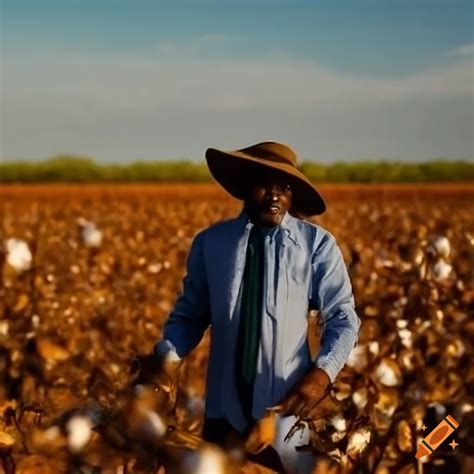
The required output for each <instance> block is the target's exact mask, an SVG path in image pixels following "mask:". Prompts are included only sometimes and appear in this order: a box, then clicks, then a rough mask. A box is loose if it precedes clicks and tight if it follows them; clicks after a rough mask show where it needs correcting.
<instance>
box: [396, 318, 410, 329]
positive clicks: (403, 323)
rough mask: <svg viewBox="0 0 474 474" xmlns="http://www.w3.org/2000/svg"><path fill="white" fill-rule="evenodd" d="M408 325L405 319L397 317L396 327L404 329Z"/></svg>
mask: <svg viewBox="0 0 474 474" xmlns="http://www.w3.org/2000/svg"><path fill="white" fill-rule="evenodd" d="M407 326H408V321H407V320H406V319H399V320H398V321H397V328H398V329H405V328H406V327H407Z"/></svg>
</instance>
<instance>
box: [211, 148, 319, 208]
mask: <svg viewBox="0 0 474 474" xmlns="http://www.w3.org/2000/svg"><path fill="white" fill-rule="evenodd" d="M206 161H207V165H208V167H209V170H210V172H211V174H212V176H213V177H214V179H215V180H216V181H217V182H218V183H219V184H220V185H221V186H222V187H223V188H224V189H225V190H226V191H227V192H228V193H230V194H231V195H232V196H234V197H235V198H237V199H240V200H244V199H245V192H246V189H247V188H248V184H249V183H250V182H251V179H250V178H251V177H252V176H254V175H255V173H256V172H258V170H259V169H262V168H267V169H268V168H270V169H273V170H277V171H280V172H282V173H284V174H286V175H287V176H288V177H289V178H290V180H291V182H292V185H293V186H292V187H293V205H292V208H293V210H295V211H296V212H297V213H298V214H300V215H303V216H306V217H309V216H313V215H319V214H322V213H323V212H324V211H325V210H326V203H325V202H324V199H323V197H322V196H321V195H320V194H319V192H318V191H317V189H316V188H315V187H314V186H313V184H312V183H311V181H309V179H308V178H307V177H306V176H305V175H304V174H303V173H302V172H301V171H300V170H298V168H295V167H294V166H292V165H291V164H286V163H279V162H273V161H269V160H265V159H262V158H255V157H253V156H250V155H246V154H245V153H243V152H241V151H229V152H227V151H222V150H218V149H216V148H208V149H207V150H206Z"/></svg>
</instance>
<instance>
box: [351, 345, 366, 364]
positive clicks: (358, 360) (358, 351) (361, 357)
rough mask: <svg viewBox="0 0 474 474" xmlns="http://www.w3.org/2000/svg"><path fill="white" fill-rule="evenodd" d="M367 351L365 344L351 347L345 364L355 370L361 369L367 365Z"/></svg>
mask: <svg viewBox="0 0 474 474" xmlns="http://www.w3.org/2000/svg"><path fill="white" fill-rule="evenodd" d="M367 364H368V360H367V351H366V346H363V345H358V346H355V347H354V349H352V351H351V353H350V354H349V358H348V360H347V365H348V366H349V367H352V368H353V369H356V370H363V369H365V368H366V367H367Z"/></svg>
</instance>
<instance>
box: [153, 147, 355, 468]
mask: <svg viewBox="0 0 474 474" xmlns="http://www.w3.org/2000/svg"><path fill="white" fill-rule="evenodd" d="M206 159H207V163H208V166H209V169H210V171H211V173H212V175H213V176H214V178H215V179H216V181H217V182H218V183H220V184H221V185H222V186H223V187H224V189H226V190H227V191H228V192H229V193H230V194H231V195H232V196H234V197H236V198H237V199H240V200H243V202H244V206H243V210H242V212H241V213H240V215H239V216H238V217H237V218H235V219H230V220H227V221H224V222H218V223H216V224H214V225H212V226H210V227H208V228H207V229H204V230H203V231H201V232H200V233H198V234H197V235H196V236H195V238H194V241H193V243H192V246H191V250H190V253H189V257H188V262H187V275H186V277H185V278H184V280H183V292H182V294H181V295H180V296H179V297H178V299H177V301H176V304H175V307H174V309H173V311H172V312H171V314H170V316H169V319H168V320H167V322H166V324H165V327H164V333H163V340H162V341H159V342H158V343H157V344H156V346H155V349H154V353H155V354H156V356H157V357H160V358H163V356H164V355H169V354H170V353H171V354H172V355H173V357H174V358H175V359H176V358H180V359H181V358H183V357H185V356H186V355H187V354H188V353H189V352H190V351H191V350H192V349H193V348H194V347H196V345H197V344H198V343H199V342H200V340H201V338H202V336H203V333H204V331H205V330H206V329H207V328H208V327H209V326H211V348H210V356H209V366H208V375H207V395H206V419H205V423H204V429H203V437H204V438H205V439H206V440H208V441H211V442H216V443H219V444H223V443H224V442H225V441H224V440H225V439H227V438H228V437H229V436H230V435H236V434H237V435H240V436H242V437H243V438H244V439H246V440H247V442H246V447H247V449H248V451H250V452H251V453H254V454H256V455H257V457H256V460H258V461H260V462H262V463H263V464H266V465H270V464H272V461H271V458H272V453H271V451H269V445H270V444H271V442H272V438H273V434H274V427H273V412H272V410H268V409H269V408H271V407H273V406H275V405H281V411H282V412H283V413H284V414H287V415H289V414H293V415H296V416H300V417H303V418H304V417H308V416H310V414H311V411H312V409H313V407H314V406H315V404H316V403H317V401H318V400H319V399H320V398H321V397H322V396H323V394H324V393H325V391H326V389H327V387H328V385H329V384H330V383H331V382H332V381H334V379H335V378H336V376H337V374H338V372H339V371H340V370H341V368H342V367H343V365H344V364H345V362H346V360H347V358H348V356H349V353H350V351H351V349H352V348H353V347H354V344H355V342H356V339H357V332H358V329H359V319H358V317H357V315H356V312H355V310H354V300H353V296H352V289H351V284H350V281H349V277H348V274H347V271H346V268H345V265H344V262H343V258H342V254H341V252H340V250H339V248H338V246H337V244H336V241H335V239H334V237H333V236H332V235H331V234H330V233H329V232H327V231H326V230H324V229H322V228H321V227H319V226H317V225H314V224H311V223H309V222H306V221H304V220H302V219H300V218H298V217H294V216H296V215H298V216H300V217H301V216H311V215H317V214H321V213H323V212H324V211H325V203H324V201H323V199H322V197H321V196H320V195H319V193H318V191H317V190H316V189H315V187H314V186H313V185H312V184H311V182H310V181H309V180H308V179H307V178H306V177H305V176H304V174H303V173H301V172H300V171H299V170H298V169H297V167H296V154H295V153H294V151H293V150H292V149H291V148H289V147H288V146H286V145H283V144H280V143H276V142H264V143H259V144H257V145H254V146H250V147H247V148H244V149H241V150H237V151H230V152H225V151H221V150H217V149H213V148H210V149H208V150H207V152H206ZM292 214H293V215H292ZM310 309H316V310H318V311H319V313H320V317H321V321H322V326H323V333H322V340H321V348H320V352H319V354H318V356H317V358H316V360H314V361H313V360H311V356H310V352H309V347H308V342H307V315H308V311H309V310H310ZM257 453H260V454H257Z"/></svg>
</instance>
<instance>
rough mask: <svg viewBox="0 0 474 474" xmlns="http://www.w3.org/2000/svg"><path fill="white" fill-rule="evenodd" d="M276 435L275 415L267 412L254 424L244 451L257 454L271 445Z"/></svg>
mask: <svg viewBox="0 0 474 474" xmlns="http://www.w3.org/2000/svg"><path fill="white" fill-rule="evenodd" d="M275 435H276V413H275V412H273V411H267V413H266V414H265V416H264V417H263V418H260V420H258V421H257V422H256V423H255V426H254V427H253V428H252V430H251V431H250V434H249V436H248V438H247V440H246V441H245V449H246V450H247V451H248V452H249V453H252V454H257V453H259V452H260V451H262V450H264V449H265V448H266V447H267V446H270V445H271V444H272V443H273V440H274V439H275Z"/></svg>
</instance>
